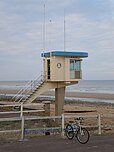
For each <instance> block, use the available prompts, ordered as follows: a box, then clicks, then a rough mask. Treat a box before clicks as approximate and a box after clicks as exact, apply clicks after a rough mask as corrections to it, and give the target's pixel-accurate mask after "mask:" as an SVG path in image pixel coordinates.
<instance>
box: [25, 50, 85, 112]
mask: <svg viewBox="0 0 114 152" xmlns="http://www.w3.org/2000/svg"><path fill="white" fill-rule="evenodd" d="M41 56H42V57H43V62H44V63H43V65H44V73H43V75H42V76H41V77H40V80H39V79H38V83H37V86H36V87H35V89H34V90H33V92H32V93H31V94H30V95H29V96H27V98H26V99H25V100H24V102H29V103H31V102H32V101H34V100H35V99H36V98H37V97H38V96H39V95H40V94H42V93H43V92H45V91H47V90H49V89H55V115H61V114H62V113H63V106H64V97H65V87H66V86H68V85H72V84H76V83H78V81H79V80H80V79H82V70H81V62H82V59H83V58H86V57H88V53H86V52H71V51H69V52H65V51H51V52H45V53H42V54H41Z"/></svg>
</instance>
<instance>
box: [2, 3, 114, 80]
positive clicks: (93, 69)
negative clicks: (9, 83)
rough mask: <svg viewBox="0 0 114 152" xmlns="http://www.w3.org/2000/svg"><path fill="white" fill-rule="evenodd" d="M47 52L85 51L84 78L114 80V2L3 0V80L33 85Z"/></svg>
mask: <svg viewBox="0 0 114 152" xmlns="http://www.w3.org/2000/svg"><path fill="white" fill-rule="evenodd" d="M44 4H45V12H46V14H45V25H46V30H45V37H46V41H45V52H47V51H51V50H63V49H64V12H65V21H66V23H65V27H66V28H65V31H66V32H65V33H66V37H65V39H66V50H68V51H69V50H70V51H85V52H88V54H89V57H88V58H86V59H84V60H83V62H82V70H83V79H84V80H86V79H88V80H89V79H93V80H99V79H100V80H102V79H103V80H114V0H0V81H3V80H32V79H34V77H36V76H37V75H40V73H41V71H42V58H41V52H42V51H43V18H44Z"/></svg>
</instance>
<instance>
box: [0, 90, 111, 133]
mask: <svg viewBox="0 0 114 152" xmlns="http://www.w3.org/2000/svg"><path fill="white" fill-rule="evenodd" d="M0 93H1V94H9V95H10V94H15V93H17V90H1V91H0ZM54 94H55V93H54V91H52V90H51V91H47V92H45V93H43V94H42V96H49V97H52V96H54ZM65 96H66V97H73V98H74V97H76V98H95V99H99V100H100V99H106V100H112V101H113V99H114V94H104V93H85V92H66V95H65ZM97 101H98V100H97ZM36 102H39V101H36ZM40 102H41V101H40ZM50 108H51V111H50V114H51V115H55V103H54V102H51V104H50ZM63 111H64V113H65V115H75V116H76V115H78V116H82V117H83V116H95V115H97V116H98V114H100V115H102V116H103V115H105V119H104V118H102V125H114V121H113V120H114V104H112V103H102V102H85V101H84V102H82V101H79V100H77V99H76V100H75V101H70V100H69V101H67V102H66V101H65V103H64V109H63ZM70 112H71V113H70ZM106 115H113V117H107V116H106ZM103 117H104V116H103ZM97 121H98V119H96V118H91V119H86V120H85V119H84V124H87V125H96V124H97V123H98V122H97ZM103 131H105V132H109V133H111V132H114V128H110V127H108V128H107V127H106V128H105V130H103ZM96 133H97V130H96Z"/></svg>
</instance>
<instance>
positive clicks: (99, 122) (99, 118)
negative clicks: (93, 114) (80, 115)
mask: <svg viewBox="0 0 114 152" xmlns="http://www.w3.org/2000/svg"><path fill="white" fill-rule="evenodd" d="M98 134H99V135H101V115H100V114H98Z"/></svg>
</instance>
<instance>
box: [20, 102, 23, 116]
mask: <svg viewBox="0 0 114 152" xmlns="http://www.w3.org/2000/svg"><path fill="white" fill-rule="evenodd" d="M20 106H21V113H20V117H23V103H21V105H20Z"/></svg>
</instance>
